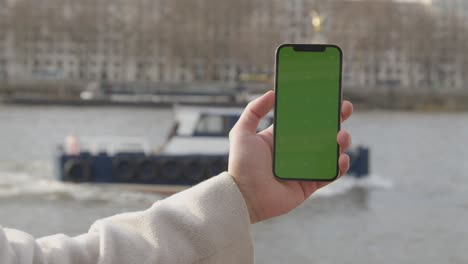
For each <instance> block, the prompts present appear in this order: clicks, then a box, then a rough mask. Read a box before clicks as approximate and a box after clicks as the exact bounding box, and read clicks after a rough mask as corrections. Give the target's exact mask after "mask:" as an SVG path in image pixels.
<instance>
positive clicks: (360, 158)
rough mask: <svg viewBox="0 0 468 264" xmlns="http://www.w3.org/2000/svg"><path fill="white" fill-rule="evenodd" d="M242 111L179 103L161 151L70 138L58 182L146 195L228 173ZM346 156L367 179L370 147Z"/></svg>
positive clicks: (353, 172) (60, 159)
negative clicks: (231, 134)
mask: <svg viewBox="0 0 468 264" xmlns="http://www.w3.org/2000/svg"><path fill="white" fill-rule="evenodd" d="M242 111H243V108H240V107H208V106H206V107H205V106H187V105H177V106H175V109H174V113H175V115H174V120H175V121H174V123H173V125H172V128H171V130H170V133H169V135H168V136H167V140H166V141H165V142H164V143H163V144H162V145H161V146H159V147H157V148H151V147H150V146H148V144H147V143H141V142H140V143H138V144H130V143H129V144H126V146H127V148H107V149H104V150H103V149H102V148H96V147H94V148H93V147H82V146H78V145H79V144H78V140H77V138H76V137H70V138H68V140H67V143H66V144H64V145H62V146H61V147H60V148H59V152H58V154H57V159H58V165H57V166H58V170H57V171H58V179H59V180H60V181H63V182H72V183H87V184H109V185H117V186H121V187H122V188H125V189H132V190H137V191H144V192H161V193H174V192H178V191H180V190H183V189H185V188H187V187H189V186H192V185H195V184H197V183H199V182H201V181H204V180H206V179H208V178H210V177H212V176H214V175H217V174H219V173H221V172H223V171H225V170H226V169H227V165H228V152H229V139H228V135H229V131H230V130H231V128H232V127H233V126H234V124H235V123H236V122H237V120H238V119H239V117H240V115H241V113H242ZM272 123H273V114H272V113H269V114H267V116H266V117H265V118H263V119H262V120H261V122H260V124H259V128H258V129H259V130H263V129H265V128H267V127H268V126H269V125H270V124H272ZM113 141H114V142H115V140H113ZM122 141H128V142H129V141H130V140H128V139H126V140H122ZM88 145H95V146H96V145H99V144H88ZM137 145H140V147H135V146H137ZM128 146H132V147H131V148H128ZM348 154H349V155H350V157H351V161H352V162H351V167H350V170H349V172H348V174H349V175H350V176H352V177H356V178H362V177H366V176H367V175H368V174H369V149H368V148H366V147H363V146H358V147H355V148H354V149H352V150H350V151H349V152H348Z"/></svg>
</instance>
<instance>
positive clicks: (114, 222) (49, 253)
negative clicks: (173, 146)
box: [0, 173, 253, 264]
mask: <svg viewBox="0 0 468 264" xmlns="http://www.w3.org/2000/svg"><path fill="white" fill-rule="evenodd" d="M32 217H33V216H32ZM0 263H1V264H10V263H11V264H13V263H14V264H33V263H34V264H59V263H60V264H69V263H70V264H71V263H73V264H88V263H90V264H91V263H93V264H94V263H96V264H98V263H99V264H120V263H121V264H124V263H125V264H132V263H134V264H145V263H148V264H150V263H151V264H153V263H242V264H245V263H247V264H248V263H253V247H252V239H251V233H250V220H249V214H248V211H247V207H246V205H245V202H244V199H243V197H242V194H241V193H240V191H239V189H238V188H237V186H236V183H235V182H234V181H233V179H232V177H231V176H230V175H229V174H227V173H222V174H220V175H218V176H216V177H214V178H211V179H209V180H207V181H205V182H203V183H201V184H199V185H197V186H195V187H192V188H190V189H188V190H185V191H183V192H180V193H178V194H175V195H173V196H171V197H169V198H167V199H165V200H162V201H159V202H156V203H155V204H154V205H153V206H152V207H151V208H150V209H148V210H146V211H143V212H135V213H126V214H121V215H116V216H113V217H110V218H107V219H103V220H99V221H97V222H96V223H95V224H93V226H91V228H90V230H89V232H88V233H87V234H84V235H81V236H78V237H73V238H72V237H67V236H65V235H55V236H50V237H45V238H41V239H39V240H35V239H34V238H32V237H31V236H30V235H28V234H26V233H23V232H20V231H16V230H12V229H6V228H5V229H0Z"/></svg>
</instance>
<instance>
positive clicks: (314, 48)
mask: <svg viewBox="0 0 468 264" xmlns="http://www.w3.org/2000/svg"><path fill="white" fill-rule="evenodd" d="M284 47H292V48H293V49H294V50H295V51H299V52H324V51H325V50H326V49H327V48H329V47H330V48H337V49H338V51H339V52H340V78H339V87H338V89H339V91H338V131H337V132H336V133H337V135H338V132H339V131H340V130H341V106H342V98H343V90H342V75H343V50H342V49H341V48H340V47H339V46H338V45H335V44H290V43H285V44H281V45H280V46H278V48H277V49H276V55H275V108H274V115H273V116H274V117H273V124H274V125H273V131H274V133H273V135H274V136H273V168H272V171H273V175H274V176H275V178H277V179H279V180H282V181H310V182H332V181H334V180H336V179H337V178H338V177H339V176H340V166H339V160H340V145H339V144H338V142H337V143H336V146H337V147H336V173H335V176H334V177H333V178H331V179H310V178H309V179H303V178H282V177H280V176H278V175H277V174H276V171H275V163H276V112H277V111H278V63H279V52H280V50H281V49H282V48H284Z"/></svg>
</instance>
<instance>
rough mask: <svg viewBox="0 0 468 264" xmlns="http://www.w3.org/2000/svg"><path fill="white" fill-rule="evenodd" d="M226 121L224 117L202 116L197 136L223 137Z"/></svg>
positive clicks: (196, 131) (196, 132)
mask: <svg viewBox="0 0 468 264" xmlns="http://www.w3.org/2000/svg"><path fill="white" fill-rule="evenodd" d="M225 127H226V120H225V119H224V118H223V117H222V116H210V115H202V116H201V117H200V120H199V121H198V124H197V129H196V130H195V134H196V135H218V134H219V135H223V134H224V131H225Z"/></svg>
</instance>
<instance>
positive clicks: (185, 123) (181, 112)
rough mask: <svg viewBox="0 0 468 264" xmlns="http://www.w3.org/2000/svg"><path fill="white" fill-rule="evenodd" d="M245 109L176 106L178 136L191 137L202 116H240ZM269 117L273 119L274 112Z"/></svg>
mask: <svg viewBox="0 0 468 264" xmlns="http://www.w3.org/2000/svg"><path fill="white" fill-rule="evenodd" d="M243 111H244V108H242V107H220V106H217V107H215V106H184V105H176V106H175V107H174V112H175V120H176V121H177V122H178V123H179V127H178V130H177V134H178V135H185V136H190V135H192V134H193V132H194V131H195V129H196V125H197V122H198V120H199V118H200V116H202V115H213V116H240V115H241V114H242V112H243ZM267 117H269V118H272V117H273V111H270V112H269V113H268V114H267Z"/></svg>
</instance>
